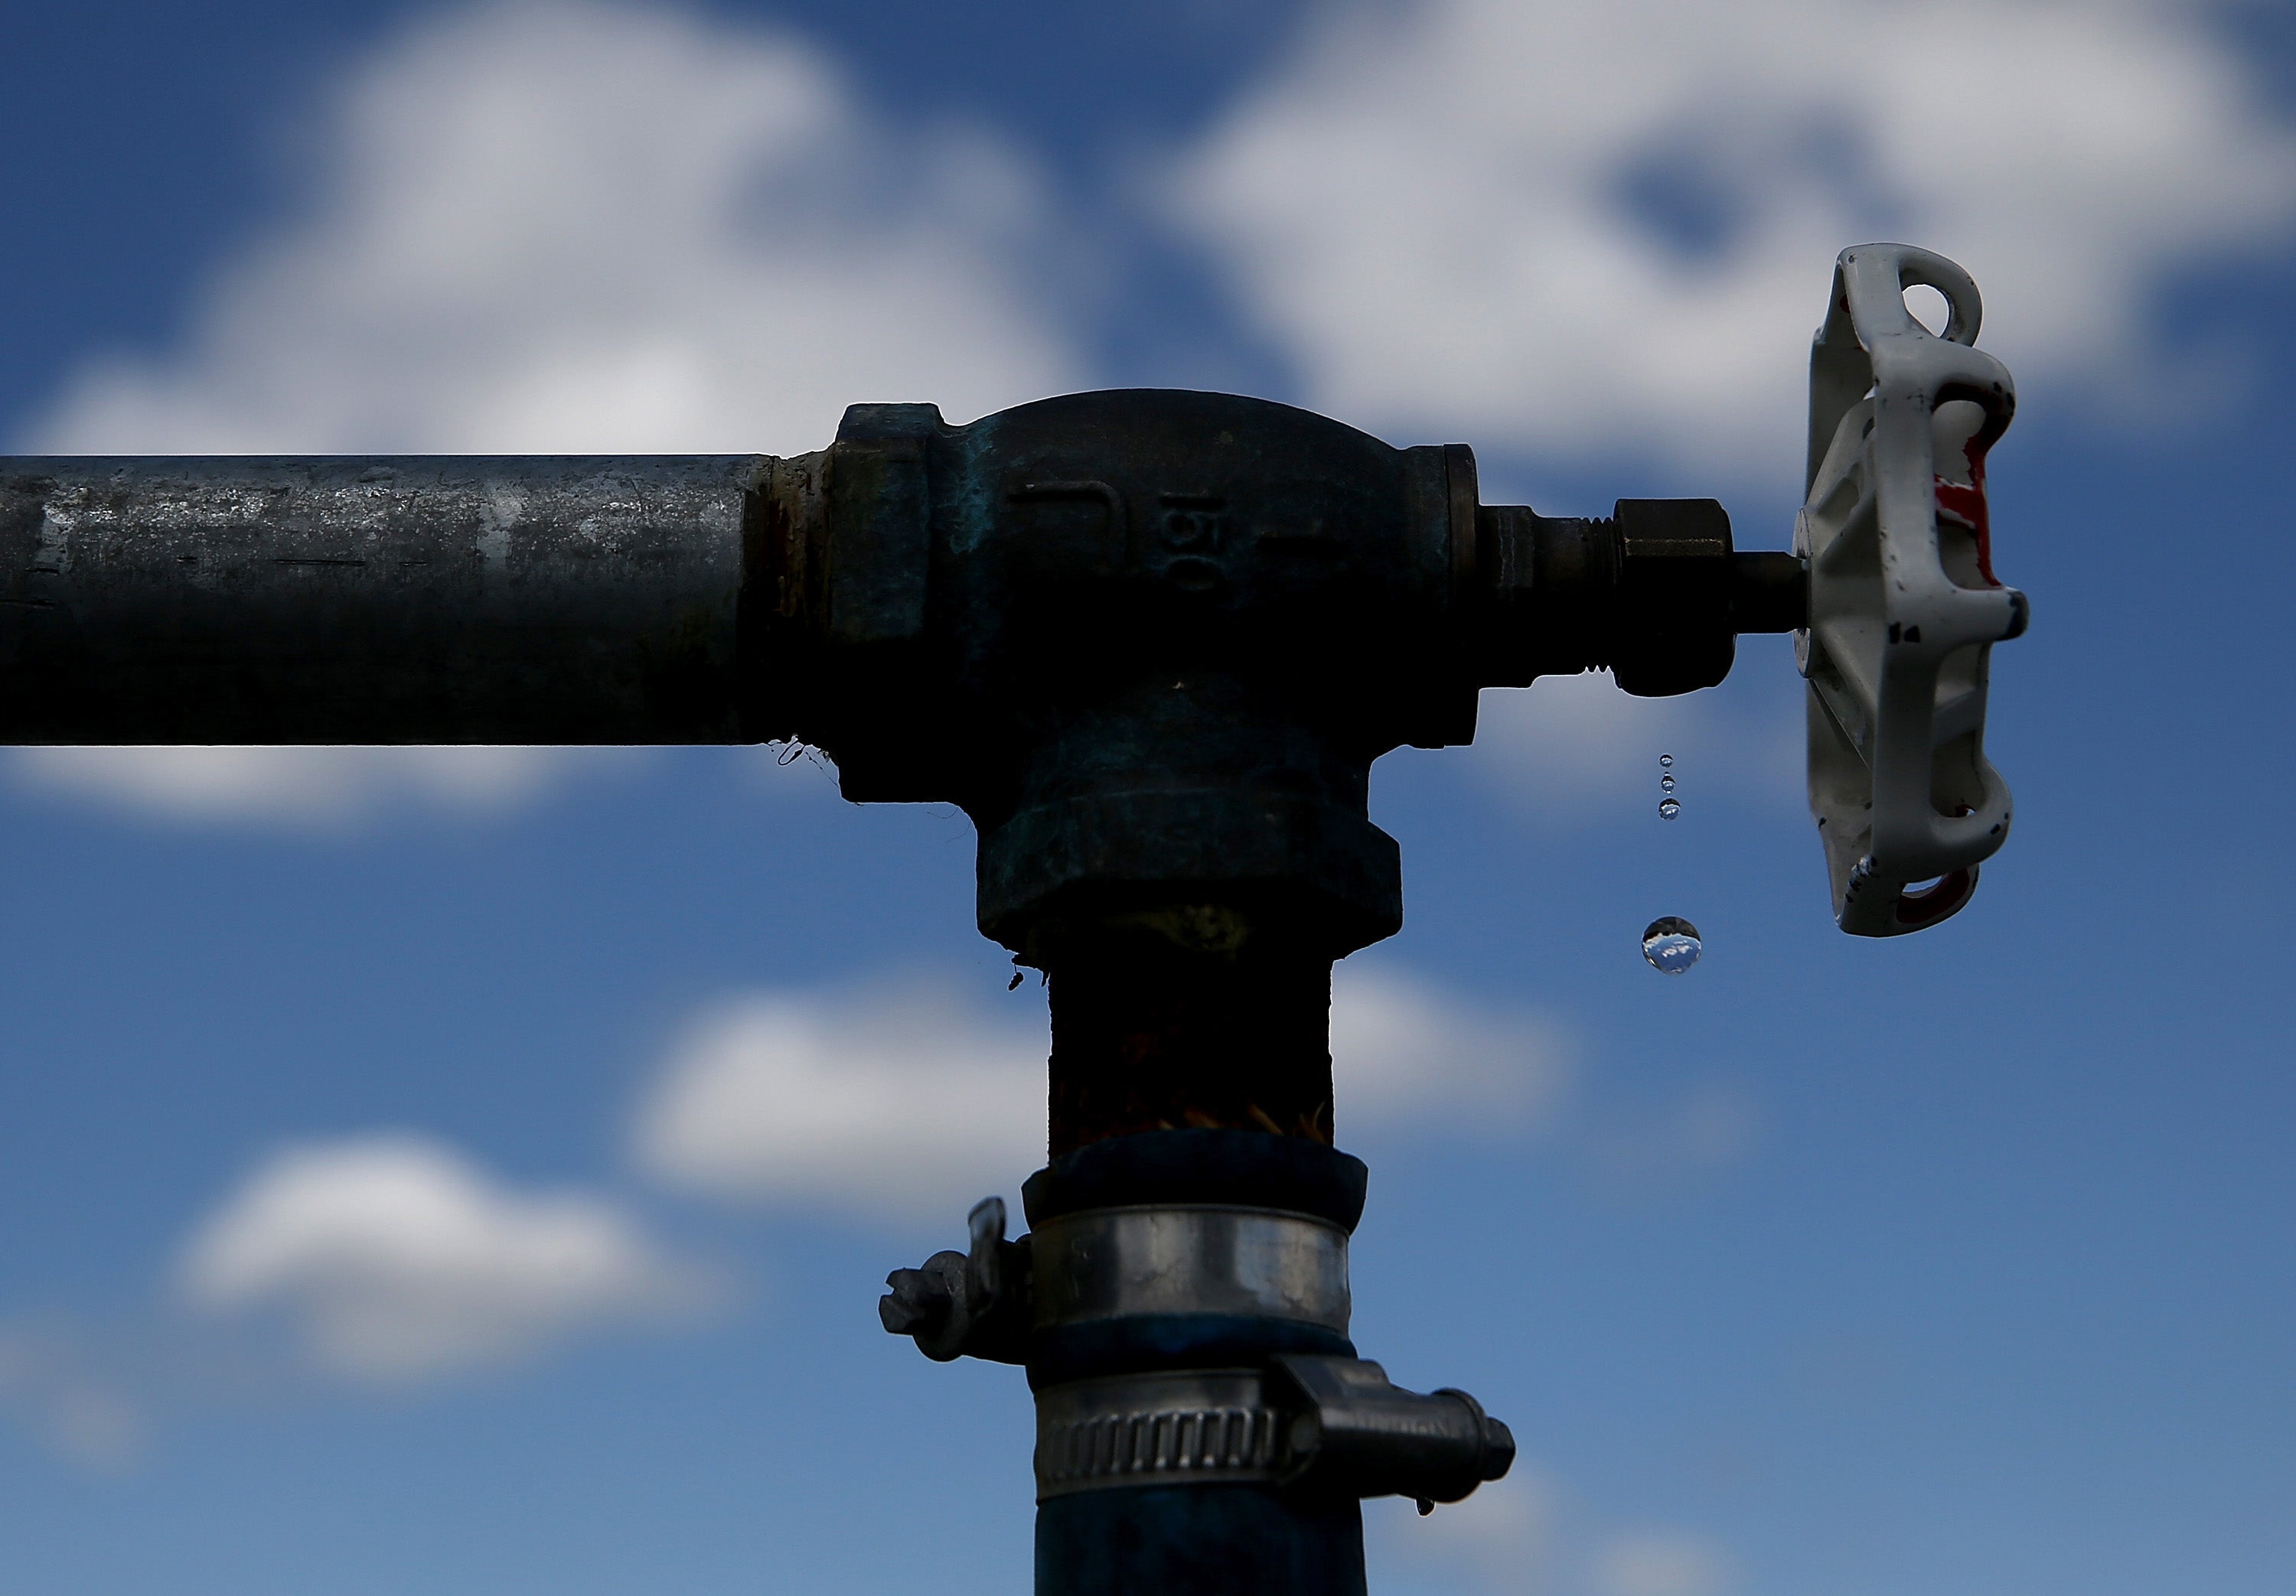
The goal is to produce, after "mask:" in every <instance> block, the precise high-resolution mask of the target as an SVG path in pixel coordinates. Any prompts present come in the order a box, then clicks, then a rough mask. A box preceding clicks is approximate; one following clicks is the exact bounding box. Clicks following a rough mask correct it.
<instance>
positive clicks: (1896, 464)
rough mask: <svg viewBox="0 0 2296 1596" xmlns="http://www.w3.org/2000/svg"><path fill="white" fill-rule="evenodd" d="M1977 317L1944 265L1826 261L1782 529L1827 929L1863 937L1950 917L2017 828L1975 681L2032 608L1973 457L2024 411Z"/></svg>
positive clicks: (1868, 255)
mask: <svg viewBox="0 0 2296 1596" xmlns="http://www.w3.org/2000/svg"><path fill="white" fill-rule="evenodd" d="M1915 284H1926V285H1927V286H1929V287H1931V288H1933V289H1935V290H1937V291H1938V292H1939V293H1940V294H1942V295H1944V296H1945V299H1946V303H1947V305H1948V307H1949V313H1950V314H1949V317H1948V321H1947V323H1946V328H1945V331H1944V334H1943V335H1942V336H1939V335H1938V334H1936V333H1932V332H1931V331H1930V330H1929V329H1928V328H1926V327H1924V326H1923V325H1922V323H1920V322H1919V321H1918V320H1916V319H1915V316H1914V315H1913V313H1912V312H1911V311H1909V310H1908V309H1907V307H1906V298H1905V291H1906V290H1907V288H1909V287H1912V286H1914V285H1915ZM1978 315H1979V301H1978V297H1977V285H1976V284H1975V283H1973V282H1971V281H1970V279H1969V274H1967V273H1966V272H1964V271H1963V270H1962V269H1961V268H1960V267H1959V266H1956V265H1955V264H1954V263H1953V262H1952V261H1949V260H1948V259H1946V258H1944V257H1943V256H1941V255H1933V254H1931V253H1930V252H1929V251H1928V250H1916V249H1913V248H1911V247H1910V246H1907V245H1904V244H1865V245H1860V246H1859V247H1857V249H1854V250H1843V251H1842V252H1841V258H1840V260H1838V261H1837V262H1836V263H1835V266H1834V273H1833V302H1832V304H1831V305H1830V306H1829V307H1828V309H1827V311H1826V317H1825V325H1824V326H1822V327H1820V328H1819V329H1818V332H1817V339H1816V343H1815V344H1814V345H1813V346H1812V348H1811V350H1810V361H1809V479H1808V499H1807V501H1806V502H1805V503H1804V505H1803V507H1802V512H1801V514H1800V518H1799V519H1798V520H1797V521H1796V524H1795V529H1794V550H1795V552H1797V553H1799V554H1800V555H1802V556H1803V557H1804V558H1805V559H1806V560H1807V561H1808V564H1809V626H1808V629H1807V630H1806V631H1803V632H1800V633H1798V634H1796V636H1795V645H1794V646H1795V652H1796V655H1797V657H1798V659H1800V664H1801V670H1802V675H1804V676H1806V677H1807V678H1808V682H1809V703H1808V721H1809V806H1810V813H1811V814H1813V815H1815V816H1816V820H1817V825H1818V836H1819V839H1820V840H1821V841H1823V842H1824V843H1825V862H1826V869H1827V872H1828V873H1829V874H1830V875H1831V877H1832V879H1833V905H1834V919H1835V921H1836V922H1837V923H1838V924H1840V926H1841V929H1843V930H1845V931H1849V932H1851V933H1852V934H1854V935H1857V936H1860V937H1894V936H1898V935H1899V934H1901V933H1903V932H1907V931H1916V930H1919V929H1922V928H1923V927H1924V926H1930V925H1934V924H1936V923H1937V922H1938V921H1941V920H1943V919H1945V918H1946V917H1947V916H1948V915H1949V914H1952V913H1954V912H1955V911H1956V910H1958V909H1959V908H1961V906H1962V905H1963V904H1966V903H1967V902H1968V901H1969V898H1970V895H1971V894H1972V893H1973V892H1975V891H1976V889H1977V867H1978V863H1979V862H1980V861H1981V860H1983V859H1986V858H1988V857H1989V856H1990V855H1992V854H1993V852H1994V851H1995V850H1996V849H1997V848H1998V847H2000V846H2001V844H2002V843H2003V841H2004V840H2005V839H2007V837H2008V835H2009V817H2010V801H2009V788H2008V785H2007V784H2006V783H2005V782H2003V781H2002V779H2001V775H2000V773H1999V772H1997V771H1996V770H1995V769H1994V768H1993V766H1992V765H1990V764H1989V763H1988V762H1987V761H1986V757H1985V688H1986V677H1987V671H1988V668H1989V655H1990V653H1991V651H1992V645H1993V644H1995V643H1997V642H2002V641H2004V640H2005V639H2007V638H2011V637H2014V636H2016V635H2017V634H2019V633H2021V632H2022V631H2023V630H2024V629H2025V621H2026V616H2027V606H2026V602H2025V595H2024V594H2023V593H2019V592H2017V591H2016V590H2014V589H2013V588H2008V587H2004V586H2003V585H2001V584H2000V583H1999V582H1998V581H1997V580H1996V579H1995V577H1994V575H1993V551H1992V546H1991V528H1990V526H1989V522H1988V519H1987V514H1986V501H1985V452H1986V451H1987V450H1988V449H1989V448H1990V447H1991V446H1993V443H1994V441H1995V440H1996V439H1997V438H1999V437H2000V436H2001V434H2002V432H2003V431H2004V430H2006V429H2007V427H2008V425H2009V420H2010V417H2011V415H2012V414H2013V413H2014V411H2015V409H2016V403H2017V400H2016V390H2015V389H2014V388H2013V385H2012V384H2011V382H2010V379H2009V372H2008V371H2007V370H2006V368H2005V367H2004V366H2003V365H2002V364H2001V363H2000V362H1999V361H1997V360H1996V359H1994V358H1993V357H1992V356H1989V355H1986V354H1983V353H1980V351H1979V350H1978V349H1976V348H1974V347H1973V346H1974V344H1975V342H1976V339H1977V324H1978ZM1915 883H1930V884H1929V885H1925V886H1922V887H1918V888H1915ZM1908 888H1914V889H1912V890H1908Z"/></svg>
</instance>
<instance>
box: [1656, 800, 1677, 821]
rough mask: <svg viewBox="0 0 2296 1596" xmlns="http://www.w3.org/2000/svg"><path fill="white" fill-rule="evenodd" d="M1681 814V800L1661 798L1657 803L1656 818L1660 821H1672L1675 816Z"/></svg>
mask: <svg viewBox="0 0 2296 1596" xmlns="http://www.w3.org/2000/svg"><path fill="white" fill-rule="evenodd" d="M1681 813H1682V800H1681V799H1680V798H1661V799H1659V801H1658V817H1659V818H1660V819H1661V820H1672V819H1673V818H1674V817H1675V816H1676V815H1677V814H1681Z"/></svg>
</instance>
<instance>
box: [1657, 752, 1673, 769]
mask: <svg viewBox="0 0 2296 1596" xmlns="http://www.w3.org/2000/svg"><path fill="white" fill-rule="evenodd" d="M1658 767H1659V768H1660V769H1661V770H1672V769H1673V768H1674V756H1673V755H1672V754H1661V755H1660V756H1659V757H1658Z"/></svg>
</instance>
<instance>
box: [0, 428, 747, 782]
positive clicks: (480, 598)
mask: <svg viewBox="0 0 2296 1596" xmlns="http://www.w3.org/2000/svg"><path fill="white" fill-rule="evenodd" d="M775 463H776V462H774V461H772V460H771V459H769V458H767V457H766V456H761V455H748V454H742V455H694V456H619V457H618V456H564V457H534V456H529V457H524V458H488V457H483V456H462V455H432V456H401V457H396V458H391V457H369V458H358V459H343V458H301V459H261V458H235V457H234V458H215V459H151V460H137V459H102V458H52V459H0V743H39V742H85V743H197V742H270V743H410V742H423V743H446V742H501V743H538V742H560V743H640V742H735V741H758V740H761V739H762V738H764V737H765V736H767V735H769V734H770V733H767V731H766V730H764V729H763V728H762V727H761V726H760V725H759V724H757V715H756V704H757V702H758V694H759V691H760V690H761V687H762V683H758V682H757V681H755V680H753V679H752V678H753V677H754V676H755V675H757V674H758V673H757V670H756V650H755V647H754V640H753V639H752V638H750V636H748V635H747V634H745V631H744V613H743V612H744V604H745V598H744V589H745V586H750V587H752V588H753V589H754V583H753V581H752V578H753V577H754V574H755V571H756V569H757V567H758V565H759V563H760V562H761V560H762V558H763V557H762V555H761V554H760V553H759V552H758V551H759V547H760V544H761V542H762V539H763V536H764V531H763V528H762V523H763V521H764V520H767V518H768V513H769V507H768V504H767V499H768V496H769V491H770V481H769V479H770V477H771V475H772V472H773V470H774V468H775ZM767 602H769V601H768V600H767V599H766V598H764V597H763V596H762V595H758V596H756V597H754V598H753V599H752V601H751V602H750V609H751V610H753V611H754V610H757V609H758V605H760V604H764V603H767ZM761 622H762V616H761V615H758V614H754V613H753V614H752V616H751V617H750V626H751V628H752V629H754V627H755V626H756V625H758V624H761Z"/></svg>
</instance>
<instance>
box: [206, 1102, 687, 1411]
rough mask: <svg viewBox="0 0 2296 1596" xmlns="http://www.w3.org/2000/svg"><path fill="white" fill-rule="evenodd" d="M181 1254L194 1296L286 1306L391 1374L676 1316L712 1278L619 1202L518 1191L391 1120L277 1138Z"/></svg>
mask: <svg viewBox="0 0 2296 1596" xmlns="http://www.w3.org/2000/svg"><path fill="white" fill-rule="evenodd" d="M178 1269H179V1277H180V1284H181V1289H182V1292H183V1296H184V1300H185V1301H186V1302H187V1303H189V1304H190V1305H193V1307H195V1308H198V1309H201V1310H202V1311H204V1312H207V1313H210V1314H245V1313H248V1312H250V1311H260V1310H266V1309H269V1310H276V1311H279V1312H283V1314H285V1316H286V1318H287V1320H288V1322H289V1323H290V1325H291V1327H292V1329H293V1330H294V1331H295V1333H296V1334H297V1336H298V1338H299V1340H300V1342H301V1344H302V1346H303V1349H304V1351H305V1352H306V1353H307V1355H309V1356H310V1357H311V1358H312V1360H313V1361H314V1362H315V1363H317V1364H318V1365H319V1366H320V1367H322V1368H324V1369H326V1370H328V1371H331V1372H332V1373H336V1374H339V1375H342V1376H346V1377H348V1378H351V1379H359V1380H366V1381H373V1382H381V1383H389V1382H397V1381H405V1380H413V1379H423V1378H426V1377H432V1376H438V1375H443V1374H449V1373H453V1372H456V1371H462V1370H465V1369H471V1368H475V1367H482V1366H487V1365H491V1364H498V1363H509V1362H513V1361H516V1360H518V1359H521V1358H523V1357H526V1356H529V1355H533V1354H535V1353H537V1352H538V1351H541V1350H543V1349H544V1348H545V1347H547V1346H552V1345H553V1344H555V1343H557V1342H560V1341H562V1340H563V1339H565V1338H569V1337H571V1336H573V1335H575V1334H576V1333H578V1332H580V1331H583V1330H594V1329H597V1328H601V1327H604V1326H609V1325H614V1324H621V1323H628V1322H639V1321H645V1320H652V1319H659V1318H660V1317H662V1316H664V1315H675V1314H679V1313H682V1312H685V1311H688V1310H690V1309H692V1308H693V1307H694V1306H696V1305H698V1304H699V1303H700V1302H701V1301H702V1300H703V1299H704V1298H705V1297H706V1296H707V1294H708V1289H709V1288H708V1282H707V1281H706V1279H705V1278H704V1277H703V1276H702V1275H701V1274H700V1273H697V1272H696V1271H695V1270H694V1269H693V1268H692V1267H690V1266H689V1265H685V1264H682V1263H680V1262H678V1261H676V1260H675V1259H673V1258H671V1257H669V1256H668V1255H666V1254H665V1253H664V1252H663V1251H662V1250H661V1249H660V1248H659V1247H658V1246H657V1245H656V1243H655V1242H653V1241H652V1240H650V1239H649V1238H648V1236H647V1235H646V1233H645V1232H644V1230H643V1229H642V1228H641V1227H640V1226H639V1225H638V1224H636V1222H635V1220H633V1219H632V1218H631V1217H630V1216H629V1215H627V1214H626V1213H624V1212H623V1211H622V1210H621V1209H619V1207H615V1206H614V1205H613V1204H611V1203H609V1202H607V1201H605V1200H604V1199H600V1198H597V1197H594V1196H587V1195H583V1194H579V1193H575V1192H547V1193H528V1192H520V1191H510V1190H507V1189H505V1188H504V1187H503V1186H502V1185H500V1184H499V1183H496V1182H495V1181H494V1180H492V1179H491V1178H489V1177H488V1175H487V1174H485V1173H484V1172H483V1171H481V1170H480V1169H479V1168H478V1167H477V1166H474V1165H472V1164H471V1162H470V1160H469V1159H467V1158H463V1156H462V1155H461V1154H459V1153H457V1152H455V1150H452V1149H450V1148H447V1147H445V1146H442V1145H440V1144H439V1143H438V1142H430V1141H427V1140H423V1139H421V1138H417V1137H411V1136H392V1135H379V1136H368V1137H361V1138H357V1139H353V1140H349V1141H343V1142H328V1143H322V1144H316V1145H311V1146H306V1147H299V1148H291V1149H289V1150H285V1151H283V1152H280V1153H278V1154H277V1155H275V1157H273V1158H270V1159H269V1160H267V1161H266V1162H265V1163H264V1164H263V1165H262V1166H259V1167H258V1168H257V1169H256V1170H255V1171H254V1173H253V1174H250V1176H249V1177H248V1179H247V1181H246V1182H245V1183H244V1184H242V1186H241V1188H240V1189H239V1190H238V1191H236V1192H234V1194H233V1195H232V1196H231V1197H230V1198H229V1199H228V1200H226V1201H225V1203H224V1204H223V1206H222V1207H220V1208H219V1209H218V1210H217V1212H216V1213H215V1214H213V1215H210V1216H209V1218H208V1219H207V1220H206V1221H205V1222H204V1223H203V1224H201V1225H200V1226H199V1227H198V1229H197V1231H196V1232H195V1233H194V1234H193V1237H192V1239H191V1240H190V1241H189V1243H188V1244H187V1245H186V1247H185V1248H184V1252H183V1255H182V1256H181V1258H180V1259H179V1262H178Z"/></svg>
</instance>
